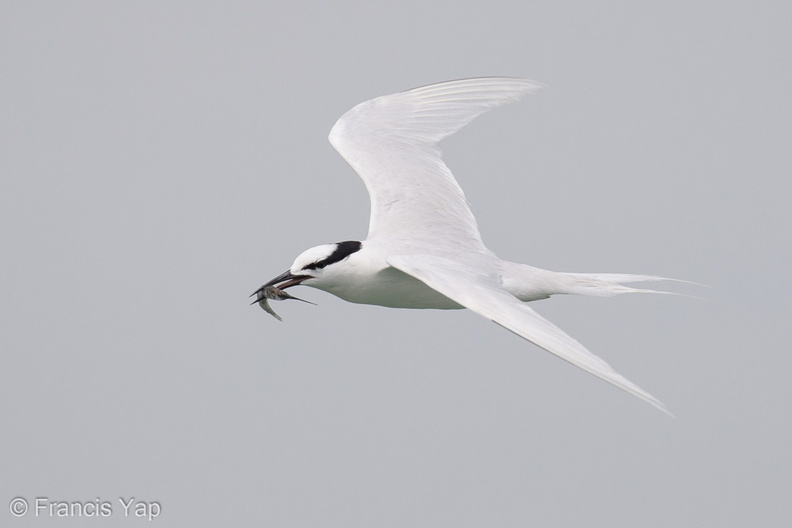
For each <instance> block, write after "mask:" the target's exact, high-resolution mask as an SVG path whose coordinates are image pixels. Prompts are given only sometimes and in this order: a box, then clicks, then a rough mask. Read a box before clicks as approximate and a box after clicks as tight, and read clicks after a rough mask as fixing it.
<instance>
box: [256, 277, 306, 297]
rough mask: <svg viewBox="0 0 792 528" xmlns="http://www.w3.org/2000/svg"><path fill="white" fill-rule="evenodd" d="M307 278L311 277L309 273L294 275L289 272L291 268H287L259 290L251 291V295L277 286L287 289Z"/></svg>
mask: <svg viewBox="0 0 792 528" xmlns="http://www.w3.org/2000/svg"><path fill="white" fill-rule="evenodd" d="M305 279H310V276H308V275H292V274H291V273H290V272H289V270H286V271H284V272H283V273H281V274H280V275H278V276H277V277H275V278H274V279H272V280H271V281H269V282H268V283H267V284H265V285H263V286H262V287H261V288H259V289H258V290H256V291H254V292H253V293H251V294H250V296H251V297H253V296H254V295H257V294H259V293H264V290H265V289H266V288H271V287H275V288H277V289H279V290H285V289H286V288H291V287H292V286H297V285H298V284H300V283H301V282H302V281H304V280H305ZM255 302H257V301H254V303H255Z"/></svg>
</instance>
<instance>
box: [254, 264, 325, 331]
mask: <svg viewBox="0 0 792 528" xmlns="http://www.w3.org/2000/svg"><path fill="white" fill-rule="evenodd" d="M306 278H307V277H294V276H292V275H291V274H289V273H288V272H286V273H284V274H282V275H279V276H278V277H275V278H274V279H272V280H271V281H269V282H268V283H267V284H265V285H264V286H262V287H261V288H259V289H258V290H256V291H254V292H253V293H252V294H251V297H252V296H253V295H255V296H256V300H255V301H253V302H252V303H250V304H255V303H258V305H259V306H261V308H262V309H263V310H264V311H265V312H267V313H268V314H270V315H272V316H273V317H274V318H275V319H277V320H278V321H283V319H282V318H281V316H280V315H278V314H277V313H275V310H273V309H272V307H271V306H270V305H269V300H270V299H272V300H274V301H284V300H286V299H294V300H295V301H302V302H304V303H308V304H313V305H314V306H316V303H313V302H311V301H306V300H305V299H300V298H299V297H295V296H294V295H291V294H289V293H286V291H285V290H284V288H288V287H289V286H296V285H298V284H300V282H302V281H303V280H305V279H306ZM284 280H286V282H285V283H284V284H281V286H283V288H278V287H277V286H275V284H277V283H279V282H283V281H284Z"/></svg>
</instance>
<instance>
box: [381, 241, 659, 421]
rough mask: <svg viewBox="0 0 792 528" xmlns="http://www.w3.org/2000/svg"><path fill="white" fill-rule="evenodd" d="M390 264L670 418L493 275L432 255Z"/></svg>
mask: <svg viewBox="0 0 792 528" xmlns="http://www.w3.org/2000/svg"><path fill="white" fill-rule="evenodd" d="M388 263H389V264H390V265H391V266H393V267H395V268H397V269H399V270H401V271H403V272H404V273H407V274H409V275H411V276H413V277H415V278H417V279H419V280H421V281H423V282H424V283H426V284H427V285H428V286H429V287H431V288H433V289H435V290H437V291H438V292H440V293H442V294H443V295H445V296H446V297H448V298H449V299H451V300H453V301H455V302H457V303H459V304H461V305H462V306H465V307H466V308H468V309H470V310H472V311H473V312H476V313H477V314H479V315H481V316H483V317H486V318H487V319H490V320H492V321H493V322H495V323H498V324H499V325H501V326H503V327H504V328H506V329H508V330H511V331H512V332H514V333H515V334H517V335H519V336H520V337H522V338H524V339H527V340H528V341H530V342H532V343H534V344H535V345H538V346H540V347H542V348H544V349H545V350H547V351H548V352H551V353H553V354H555V355H556V356H558V357H560V358H561V359H564V360H566V361H568V362H570V363H572V364H573V365H575V366H578V367H580V368H582V369H583V370H585V371H586V372H590V373H591V374H594V375H595V376H597V377H598V378H601V379H603V380H605V381H607V382H608V383H611V384H613V385H616V386H617V387H619V388H620V389H623V390H625V391H627V392H629V393H630V394H633V395H635V396H637V397H638V398H641V399H642V400H644V401H647V402H649V403H650V404H652V405H654V406H655V407H657V408H658V409H660V410H661V411H663V412H665V413H667V414H671V413H669V412H668V410H667V409H666V408H665V406H664V405H663V404H662V403H661V402H660V401H659V400H658V399H657V398H655V397H654V396H652V395H651V394H649V393H648V392H646V391H644V390H643V389H641V388H640V387H638V386H637V385H635V384H634V383H632V382H631V381H630V380H628V379H627V378H625V377H624V376H622V375H621V374H619V373H618V372H616V371H615V370H613V368H611V366H610V365H608V364H607V363H605V361H603V360H602V359H600V358H598V357H597V356H595V355H594V354H592V353H591V352H589V351H588V350H586V348H585V347H584V346H583V345H581V344H580V343H578V342H577V341H575V340H574V339H572V338H571V337H569V336H568V335H567V334H566V333H565V332H564V331H563V330H561V329H560V328H558V327H557V326H555V325H554V324H553V323H551V322H550V321H548V320H547V319H545V318H543V317H542V316H540V315H539V314H537V313H536V312H535V311H533V310H532V309H531V308H529V307H528V306H527V305H526V304H524V303H522V302H520V301H519V300H517V299H516V298H515V297H514V296H512V295H511V294H510V293H509V292H507V291H506V290H504V289H503V288H502V287H501V286H500V283H499V280H498V277H497V275H496V273H495V272H490V271H488V270H487V269H486V268H476V267H473V266H470V265H466V264H464V263H460V262H458V261H456V260H451V259H447V258H445V257H440V256H434V255H394V256H391V257H388Z"/></svg>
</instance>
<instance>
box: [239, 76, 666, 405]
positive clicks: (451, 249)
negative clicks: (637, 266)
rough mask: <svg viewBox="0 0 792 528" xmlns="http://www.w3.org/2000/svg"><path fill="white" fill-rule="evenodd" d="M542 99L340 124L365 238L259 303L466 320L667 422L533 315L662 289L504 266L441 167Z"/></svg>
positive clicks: (459, 91)
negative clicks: (303, 301) (467, 313)
mask: <svg viewBox="0 0 792 528" xmlns="http://www.w3.org/2000/svg"><path fill="white" fill-rule="evenodd" d="M539 88H541V85H540V84H538V83H536V82H533V81H528V80H524V79H516V78H507V77H485V78H475V79H463V80H458V81H450V82H445V83H439V84H434V85H430V86H424V87H421V88H416V89H413V90H409V91H406V92H400V93H397V94H393V95H386V96H383V97H378V98H376V99H372V100H370V101H366V102H364V103H361V104H359V105H357V106H355V107H354V108H352V109H351V110H350V111H348V112H347V113H346V114H344V115H343V116H342V117H341V118H340V119H339V120H338V121H337V122H336V124H335V126H333V128H332V130H331V131H330V137H329V139H330V143H331V144H332V145H333V146H334V147H335V149H336V150H337V151H338V152H339V154H341V156H343V158H344V159H345V160H346V161H347V162H348V163H349V164H350V165H351V166H352V168H353V169H354V170H355V171H356V172H357V173H358V175H359V176H360V178H361V179H362V180H363V183H364V184H365V185H366V189H367V190H368V192H369V196H370V198H371V219H370V222H369V233H368V237H367V238H366V240H365V241H363V242H356V241H347V242H340V243H336V244H325V245H322V246H317V247H314V248H311V249H309V250H307V251H305V252H304V253H302V254H301V255H299V256H298V257H297V258H296V259H295V261H294V263H293V264H292V266H291V268H289V270H287V271H286V272H285V273H283V274H281V275H279V276H278V277H276V278H275V279H273V280H272V281H270V282H268V283H267V284H265V285H264V286H262V287H261V288H260V289H259V290H257V292H255V293H254V295H257V301H259V303H260V304H261V305H262V307H265V308H268V305H267V304H266V302H267V295H266V294H265V291H268V292H271V291H272V289H273V288H274V289H276V290H278V289H285V288H289V287H292V286H296V285H298V284H304V285H306V286H312V287H314V288H319V289H321V290H325V291H328V292H330V293H332V294H334V295H336V296H338V297H340V298H342V299H345V300H347V301H350V302H356V303H363V304H376V305H382V306H389V307H396V308H440V309H456V308H468V309H470V310H472V311H474V312H476V313H478V314H479V315H481V316H483V317H485V318H487V319H490V320H492V321H494V322H496V323H498V324H499V325H501V326H503V327H504V328H506V329H508V330H511V331H512V332H514V333H515V334H517V335H519V336H521V337H523V338H525V339H527V340H528V341H531V342H532V343H534V344H536V345H538V346H540V347H542V348H544V349H545V350H547V351H549V352H552V353H553V354H555V355H557V356H558V357H560V358H562V359H564V360H566V361H568V362H570V363H572V364H573V365H576V366H578V367H580V368H582V369H584V370H586V371H587V372H590V373H591V374H594V375H595V376H597V377H599V378H602V379H604V380H605V381H607V382H609V383H612V384H613V385H616V386H617V387H619V388H621V389H624V390H625V391H627V392H629V393H631V394H633V395H635V396H637V397H639V398H641V399H643V400H645V401H647V402H649V403H651V404H652V405H654V406H656V407H657V408H659V409H661V410H663V411H664V412H668V411H666V409H665V407H664V406H663V404H662V403H660V401H658V400H657V399H656V398H655V397H653V396H652V395H650V394H649V393H647V392H646V391H644V390H642V389H641V388H639V387H638V386H637V385H635V384H634V383H632V382H630V381H629V380H627V379H626V378H624V377H623V376H621V375H620V374H618V373H617V372H616V371H614V370H613V369H612V368H611V367H610V366H609V365H608V364H607V363H605V362H604V361H603V360H602V359H600V358H598V357H597V356H595V355H594V354H592V353H591V352H589V351H588V350H587V349H586V348H585V347H583V345H581V344H580V343H578V342H577V341H575V340H574V339H572V338H571V337H569V336H568V335H567V334H566V333H564V332H563V331H562V330H561V329H559V328H558V327H556V326H555V325H554V324H553V323H551V322H549V321H547V320H546V319H544V318H543V317H541V316H540V315H539V314H537V313H536V312H535V311H534V310H532V309H531V308H530V307H529V306H528V305H527V304H525V303H526V302H527V301H533V300H538V299H545V298H547V297H549V296H551V295H554V294H583V295H599V296H612V295H617V294H620V293H633V292H652V293H658V292H654V290H643V289H636V288H631V287H627V286H624V285H623V283H630V282H637V281H656V280H663V279H661V278H659V277H653V276H647V275H626V274H602V273H597V274H588V273H562V272H553V271H548V270H543V269H539V268H534V267H531V266H528V265H525V264H517V263H514V262H508V261H505V260H501V259H500V258H498V257H497V256H496V255H495V254H494V253H493V252H492V251H490V250H489V249H487V247H486V246H485V245H484V243H483V242H482V240H481V235H480V234H479V231H478V226H477V224H476V219H475V218H474V216H473V213H472V212H471V211H470V208H469V206H468V204H467V201H466V200H465V195H464V193H463V192H462V189H461V187H460V186H459V184H458V183H457V181H456V179H455V178H454V176H453V175H452V174H451V171H450V170H449V169H448V167H446V165H445V163H443V160H442V159H441V157H440V149H439V148H438V143H439V142H440V141H441V140H442V139H443V138H445V137H447V136H449V135H451V134H453V133H454V132H456V131H458V130H459V129H461V128H462V127H463V126H465V125H466V124H468V123H469V122H470V121H472V120H473V119H474V118H476V117H477V116H478V115H480V114H482V113H484V112H486V111H488V110H491V109H492V108H495V107H497V106H500V105H502V104H505V103H509V102H512V101H516V100H517V99H519V98H520V97H522V96H523V95H525V94H529V93H532V92H535V91H536V90H538V89H539ZM267 288H269V290H266V289H267ZM269 298H277V299H282V298H287V297H285V296H278V295H274V296H273V295H269ZM268 311H271V310H268ZM273 314H274V312H273Z"/></svg>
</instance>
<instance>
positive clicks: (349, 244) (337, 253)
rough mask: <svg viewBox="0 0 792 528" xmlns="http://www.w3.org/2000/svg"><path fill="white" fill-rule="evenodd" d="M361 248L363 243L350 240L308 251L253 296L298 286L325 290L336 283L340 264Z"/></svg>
mask: <svg viewBox="0 0 792 528" xmlns="http://www.w3.org/2000/svg"><path fill="white" fill-rule="evenodd" d="M361 247H362V243H361V242H358V241H356V240H349V241H346V242H336V243H335V244H322V245H321V246H315V247H312V248H310V249H306V250H305V251H303V252H302V253H300V255H298V256H297V258H296V259H294V263H293V264H292V265H291V267H290V268H289V269H288V270H286V271H285V272H283V273H281V274H280V275H278V276H277V277H275V278H274V279H272V280H271V281H269V282H267V283H266V284H264V285H263V286H262V287H261V288H259V289H258V290H256V291H255V292H254V293H253V295H257V294H258V296H259V298H260V297H261V296H262V295H263V294H264V292H265V290H266V289H267V288H276V289H277V290H285V289H286V288H291V287H292V286H297V285H298V284H305V285H306V286H313V287H314V288H319V289H324V287H325V286H327V285H329V284H330V283H332V282H334V280H333V277H334V276H336V275H337V274H338V271H339V266H338V263H340V262H342V261H344V260H346V259H347V258H348V257H349V256H350V255H351V254H353V253H355V252H357V251H359V250H360V248H361Z"/></svg>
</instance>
